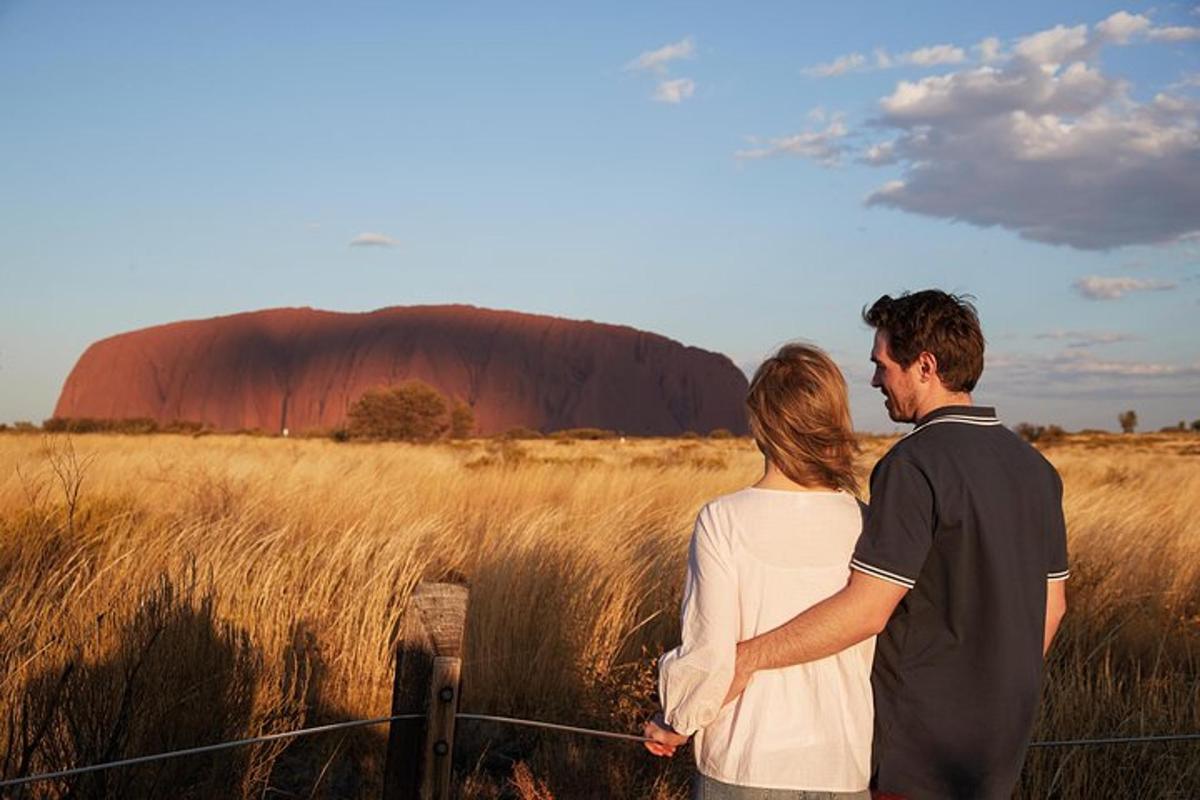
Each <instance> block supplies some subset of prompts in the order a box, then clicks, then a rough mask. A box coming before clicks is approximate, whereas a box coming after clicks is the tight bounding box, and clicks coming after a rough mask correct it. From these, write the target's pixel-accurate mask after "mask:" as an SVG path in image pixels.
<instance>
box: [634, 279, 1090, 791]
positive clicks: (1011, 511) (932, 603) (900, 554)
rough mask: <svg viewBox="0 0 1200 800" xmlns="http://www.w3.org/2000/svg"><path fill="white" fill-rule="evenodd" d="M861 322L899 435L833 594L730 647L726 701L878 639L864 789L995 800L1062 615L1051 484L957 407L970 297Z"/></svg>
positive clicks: (971, 333) (1044, 467)
mask: <svg viewBox="0 0 1200 800" xmlns="http://www.w3.org/2000/svg"><path fill="white" fill-rule="evenodd" d="M863 318H864V319H865V320H866V322H867V323H868V324H870V325H871V326H872V327H874V328H875V341H874V347H873V348H872V351H871V361H872V362H874V364H875V374H874V377H873V378H872V379H871V385H872V386H874V387H876V388H878V389H879V390H880V391H881V392H882V393H883V396H884V404H885V406H886V408H887V410H888V414H889V416H890V417H891V418H892V419H893V420H895V421H896V422H912V423H914V425H915V427H914V428H913V430H912V432H911V433H909V434H908V435H907V436H905V437H904V438H903V439H901V440H900V441H899V442H897V443H896V445H895V446H893V447H892V449H891V450H890V451H889V452H888V453H887V454H886V455H885V456H884V457H883V458H882V459H881V460H880V461H879V463H878V464H877V465H876V466H875V469H874V471H873V472H872V474H871V498H870V499H871V504H870V509H869V510H868V512H867V514H866V517H865V520H864V524H863V533H862V536H861V538H860V539H859V542H858V545H857V546H856V548H855V552H854V558H853V560H852V561H851V564H850V567H851V576H850V580H849V582H848V583H847V585H846V587H845V588H844V589H842V590H841V591H840V592H838V593H837V594H836V595H834V596H832V597H830V598H828V599H827V600H824V601H822V602H821V603H818V604H817V605H815V606H813V607H811V608H809V609H808V610H807V611H805V612H803V613H802V614H800V615H799V616H797V617H795V618H793V619H792V620H791V621H789V622H787V623H785V624H784V625H781V626H780V627H778V628H776V629H774V630H772V631H770V632H768V633H766V634H763V635H761V636H758V637H755V638H754V639H750V640H748V641H745V642H741V643H740V644H739V645H738V655H737V667H736V674H735V677H734V681H733V685H732V686H731V687H730V690H729V696H728V698H727V700H731V699H733V698H735V697H737V696H738V695H740V694H741V692H742V690H743V689H744V688H745V686H746V684H747V683H748V682H749V681H750V680H751V679H752V677H753V675H754V673H755V672H757V671H759V670H767V669H778V668H782V667H787V666H790V665H793V664H800V663H805V662H808V661H815V660H817V659H821V658H825V657H827V656H829V655H832V654H833V653H837V652H839V651H840V650H843V649H845V648H846V647H849V646H851V645H854V644H856V643H858V642H860V641H862V640H864V639H866V638H868V637H870V636H873V635H876V634H879V638H878V642H877V645H876V655H875V664H874V669H873V671H872V686H873V689H874V695H875V742H874V753H873V762H874V768H873V775H872V788H873V789H874V790H875V791H876V793H877V796H879V797H897V796H898V797H903V798H910V800H918V799H920V798H943V797H946V798H1009V797H1011V794H1012V790H1013V787H1014V785H1015V784H1016V781H1017V778H1018V777H1019V774H1020V769H1021V762H1022V761H1023V759H1024V756H1025V750H1026V747H1027V746H1028V742H1029V737H1030V733H1031V731H1032V726H1033V720H1034V714H1035V711H1036V706H1037V699H1038V695H1039V693H1040V686H1041V677H1042V659H1043V657H1044V655H1045V652H1046V651H1047V650H1048V649H1049V646H1050V642H1051V640H1052V639H1053V637H1054V634H1055V632H1056V631H1057V629H1058V625H1059V622H1060V620H1061V619H1062V616H1063V613H1064V612H1065V610H1066V596H1065V592H1064V583H1063V581H1064V580H1065V579H1066V578H1067V576H1068V574H1069V573H1068V569H1067V553H1066V530H1065V525H1064V522H1063V515H1062V482H1061V480H1060V479H1059V477H1058V474H1057V473H1056V472H1055V470H1054V468H1053V467H1052V466H1051V465H1050V464H1049V462H1047V461H1046V460H1045V459H1044V458H1043V457H1042V456H1041V455H1040V454H1039V453H1038V452H1037V451H1036V450H1034V449H1033V448H1032V447H1030V446H1029V445H1027V444H1026V443H1025V442H1023V441H1022V440H1021V439H1020V438H1019V437H1017V436H1016V435H1015V434H1013V433H1012V432H1011V431H1009V430H1008V429H1006V428H1005V427H1004V426H1003V425H1002V424H1001V423H1000V421H999V420H998V419H997V418H996V415H995V412H994V411H993V409H991V408H984V407H978V406H975V405H973V404H972V401H971V394H970V393H971V391H972V389H974V387H975V384H976V382H977V381H978V379H979V376H980V374H981V373H982V371H983V349H984V341H983V334H982V332H981V330H980V327H979V320H978V317H977V315H976V313H975V309H974V308H973V307H972V306H971V304H970V303H968V302H966V301H964V300H962V299H960V298H958V297H955V296H954V295H950V294H946V293H944V292H941V291H937V290H928V291H922V292H916V293H914V294H907V293H906V294H903V295H901V296H900V297H898V298H894V299H893V298H891V297H888V296H887V295H884V296H883V297H881V298H880V299H879V300H877V301H876V302H875V303H874V305H872V306H871V307H870V308H869V309H867V310H866V311H865V312H864V314H863ZM656 738H659V737H658V736H656ZM660 741H662V743H663V745H664V747H666V748H673V747H674V746H676V745H678V744H679V743H680V740H679V737H674V736H672V735H671V734H669V733H668V734H664V735H662V737H661V739H660Z"/></svg>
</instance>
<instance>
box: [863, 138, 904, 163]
mask: <svg viewBox="0 0 1200 800" xmlns="http://www.w3.org/2000/svg"><path fill="white" fill-rule="evenodd" d="M862 160H863V161H865V162H866V163H868V164H871V165H873V166H876V167H881V166H883V165H885V164H895V163H896V143H895V142H878V143H877V144H873V145H871V146H870V147H868V148H867V151H866V152H865V153H864V154H863V156H862Z"/></svg>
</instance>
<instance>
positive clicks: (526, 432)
mask: <svg viewBox="0 0 1200 800" xmlns="http://www.w3.org/2000/svg"><path fill="white" fill-rule="evenodd" d="M545 437H546V434H544V433H542V432H541V431H539V430H536V429H534V428H526V427H522V426H517V427H515V428H509V429H508V430H506V431H504V432H503V433H501V434H499V436H498V438H500V439H544V438H545Z"/></svg>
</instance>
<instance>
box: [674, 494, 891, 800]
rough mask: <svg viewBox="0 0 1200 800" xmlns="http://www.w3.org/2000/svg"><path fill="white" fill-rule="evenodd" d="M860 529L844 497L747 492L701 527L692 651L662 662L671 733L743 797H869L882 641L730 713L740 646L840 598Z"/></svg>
mask: <svg viewBox="0 0 1200 800" xmlns="http://www.w3.org/2000/svg"><path fill="white" fill-rule="evenodd" d="M861 528H862V517H861V514H860V511H859V505H858V501H857V500H855V499H854V497H853V496H851V495H849V494H847V493H845V492H832V491H831V492H807V491H787V490H778V489H758V488H753V487H752V488H749V489H743V490H742V491H740V492H735V493H733V494H730V495H726V496H724V497H720V498H717V499H716V500H714V501H712V502H711V503H709V504H708V505H706V506H705V507H704V508H703V509H701V511H700V514H699V516H698V517H697V518H696V527H695V530H694V532H693V534H692V543H691V548H690V550H689V554H688V570H687V581H686V584H685V586H684V593H683V625H682V628H683V631H682V633H683V643H682V644H681V645H680V646H679V647H677V648H675V649H674V650H672V651H671V652H669V653H667V654H665V655H664V656H663V657H662V659H660V661H659V676H658V681H659V683H658V688H659V697H660V699H661V700H662V703H663V711H664V715H665V717H666V720H667V722H668V724H670V725H671V727H673V728H674V729H675V730H676V731H678V732H680V733H683V734H687V735H690V734H693V733H694V734H695V739H694V741H693V746H694V750H695V754H696V766H697V768H698V769H699V770H700V772H701V773H702V774H704V775H707V776H708V777H710V778H715V779H717V780H719V781H724V782H725V783H732V784H737V785H742V786H759V787H764V788H773V789H809V790H814V791H845V792H853V791H860V790H863V789H865V788H866V787H867V779H868V776H869V773H870V756H871V734H872V724H873V722H874V709H873V705H872V701H871V684H870V675H871V660H872V657H873V656H874V652H875V639H874V637H872V638H870V639H868V640H866V641H864V642H861V643H859V644H857V645H855V646H853V647H850V648H848V649H846V650H843V651H842V652H840V653H837V654H836V655H833V656H829V657H828V658H823V659H821V660H819V661H813V662H810V663H807V664H799V665H796V666H792V667H787V668H785V669H777V670H767V671H762V672H758V673H756V674H755V675H754V677H753V678H752V679H751V680H750V683H749V685H748V686H747V687H746V691H745V692H744V693H743V694H742V695H741V697H740V698H738V699H737V700H736V701H735V702H733V703H730V704H729V705H728V706H725V707H724V708H722V707H721V701H722V700H723V699H724V697H725V693H726V692H727V691H728V690H729V684H730V682H731V680H732V679H733V664H734V658H735V655H736V647H737V643H738V642H739V641H742V640H745V639H750V638H753V637H754V636H757V635H759V634H761V633H766V632H767V631H769V630H772V629H773V628H776V627H778V626H779V625H782V624H783V623H785V622H787V621H788V620H790V619H791V618H792V617H794V616H796V615H797V614H799V613H800V612H802V611H804V610H805V609H807V608H809V607H810V606H812V605H815V604H816V603H818V602H820V601H821V600H824V599H825V598H826V597H829V596H830V595H832V594H835V593H836V592H837V591H839V590H840V589H841V588H842V587H844V586H845V585H846V582H847V580H848V579H849V576H850V566H849V565H850V557H851V554H852V553H853V550H854V543H855V541H856V540H857V538H858V535H859V533H860V531H861Z"/></svg>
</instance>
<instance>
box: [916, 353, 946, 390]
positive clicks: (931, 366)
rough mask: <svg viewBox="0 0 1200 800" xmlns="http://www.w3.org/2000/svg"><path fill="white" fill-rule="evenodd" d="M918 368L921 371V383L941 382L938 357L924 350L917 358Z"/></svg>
mask: <svg viewBox="0 0 1200 800" xmlns="http://www.w3.org/2000/svg"><path fill="white" fill-rule="evenodd" d="M917 367H918V369H919V375H920V378H921V383H929V382H931V381H934V380H941V378H939V377H938V374H937V371H938V363H937V356H935V355H934V354H933V353H931V352H929V351H928V350H922V351H921V354H920V355H919V356H917Z"/></svg>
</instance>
